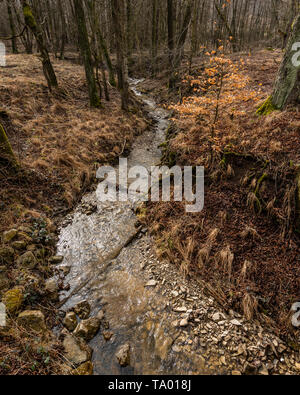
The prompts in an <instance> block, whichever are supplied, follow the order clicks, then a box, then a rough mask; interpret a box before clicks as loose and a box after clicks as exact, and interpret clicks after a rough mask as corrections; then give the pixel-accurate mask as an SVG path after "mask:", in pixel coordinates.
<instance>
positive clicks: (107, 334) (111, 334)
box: [102, 331, 114, 342]
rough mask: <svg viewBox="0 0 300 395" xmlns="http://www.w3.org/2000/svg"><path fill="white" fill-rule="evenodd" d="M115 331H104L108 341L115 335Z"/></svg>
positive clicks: (103, 334)
mask: <svg viewBox="0 0 300 395" xmlns="http://www.w3.org/2000/svg"><path fill="white" fill-rule="evenodd" d="M113 335H114V334H113V333H112V332H110V331H105V332H103V333H102V336H103V337H104V339H105V340H106V341H107V342H108V341H109V340H110V339H111V338H112V337H113Z"/></svg>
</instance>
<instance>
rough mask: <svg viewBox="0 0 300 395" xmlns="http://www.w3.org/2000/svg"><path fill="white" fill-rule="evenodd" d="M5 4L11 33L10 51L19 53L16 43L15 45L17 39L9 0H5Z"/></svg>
mask: <svg viewBox="0 0 300 395" xmlns="http://www.w3.org/2000/svg"><path fill="white" fill-rule="evenodd" d="M6 5H7V13H8V19H9V25H10V30H11V35H12V39H11V46H12V52H13V53H14V54H17V53H19V51H18V45H17V39H16V29H15V23H14V18H13V13H12V8H11V5H10V0H6Z"/></svg>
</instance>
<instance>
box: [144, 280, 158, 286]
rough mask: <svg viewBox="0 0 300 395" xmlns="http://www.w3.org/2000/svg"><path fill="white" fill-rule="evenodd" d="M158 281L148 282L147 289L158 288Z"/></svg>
mask: <svg viewBox="0 0 300 395" xmlns="http://www.w3.org/2000/svg"><path fill="white" fill-rule="evenodd" d="M156 285H157V281H155V280H150V281H148V282H147V284H146V287H156Z"/></svg>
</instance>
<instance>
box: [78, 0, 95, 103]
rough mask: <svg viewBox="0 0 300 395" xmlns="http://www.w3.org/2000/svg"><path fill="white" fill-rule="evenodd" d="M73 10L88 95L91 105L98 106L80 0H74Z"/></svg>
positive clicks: (90, 54)
mask: <svg viewBox="0 0 300 395" xmlns="http://www.w3.org/2000/svg"><path fill="white" fill-rule="evenodd" d="M74 11H75V17H76V24H77V30H78V43H79V48H80V52H81V56H82V59H83V63H84V68H85V75H86V81H87V84H88V91H89V97H90V105H91V107H96V108H97V107H100V106H101V100H100V97H99V95H98V92H97V84H96V79H95V74H94V68H93V62H92V53H91V48H90V43H89V36H88V31H87V27H86V21H85V13H84V8H83V3H82V0H74Z"/></svg>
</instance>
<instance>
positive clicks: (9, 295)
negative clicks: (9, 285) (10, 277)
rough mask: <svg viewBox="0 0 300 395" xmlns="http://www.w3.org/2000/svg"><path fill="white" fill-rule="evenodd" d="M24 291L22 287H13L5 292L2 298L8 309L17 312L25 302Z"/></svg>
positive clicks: (10, 311)
mask: <svg viewBox="0 0 300 395" xmlns="http://www.w3.org/2000/svg"><path fill="white" fill-rule="evenodd" d="M23 299H24V297H23V292H22V290H21V289H20V288H13V289H10V290H9V291H7V292H5V294H4V295H3V298H2V302H3V303H4V304H5V306H6V310H7V311H8V312H9V313H15V312H17V311H18V310H19V309H20V307H21V306H22V303H23Z"/></svg>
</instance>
